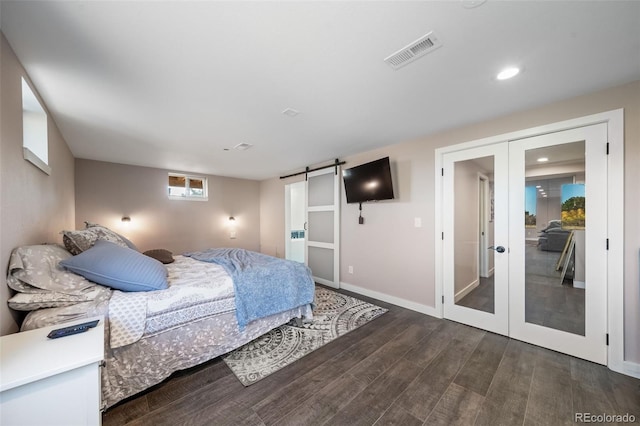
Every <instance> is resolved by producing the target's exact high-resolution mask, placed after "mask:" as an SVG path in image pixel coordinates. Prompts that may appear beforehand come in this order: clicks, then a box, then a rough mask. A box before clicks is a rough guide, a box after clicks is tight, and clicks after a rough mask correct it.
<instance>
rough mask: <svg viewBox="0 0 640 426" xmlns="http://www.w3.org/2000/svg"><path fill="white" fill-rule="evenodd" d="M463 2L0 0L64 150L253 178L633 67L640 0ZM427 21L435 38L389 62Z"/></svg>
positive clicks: (588, 84)
mask: <svg viewBox="0 0 640 426" xmlns="http://www.w3.org/2000/svg"><path fill="white" fill-rule="evenodd" d="M465 5H467V3H466V2H461V1H448V2H418V1H413V2H399V1H393V2H381V1H378V2H365V1H360V2H335V1H333V2H295V1H294V2H291V1H289V2H264V1H262V2H239V1H234V2H210V1H209V2H207V1H199V2H188V1H174V2H166V1H165V2H155V1H144V2H143V1H139V2H119V1H103V2H100V1H73V2H61V1H46V2H39V1H6V0H3V1H2V3H1V10H0V16H1V29H2V31H3V33H4V34H5V36H6V37H7V39H8V40H9V43H10V44H11V46H12V47H13V49H14V50H15V52H16V54H17V55H18V57H19V59H20V61H21V62H22V64H23V65H24V67H25V69H26V70H27V72H28V74H29V76H30V77H31V79H32V80H33V81H34V83H35V85H36V87H37V89H38V91H39V92H40V94H41V96H42V98H43V99H44V101H45V103H46V105H47V107H48V108H49V111H50V112H51V114H52V115H53V117H54V119H55V121H56V123H57V125H58V127H59V129H60V131H61V132H62V134H63V136H64V138H65V139H66V141H67V143H68V144H69V146H70V148H71V150H72V152H73V154H74V156H76V157H78V158H87V159H95V160H103V161H111V162H117V163H125V164H136V165H143V166H152V167H160V168H165V169H170V170H175V171H188V172H192V173H210V174H216V175H224V176H234V177H244V178H251V179H264V178H268V177H273V176H277V175H280V174H286V173H288V172H292V171H297V170H299V169H302V168H303V167H304V166H306V165H310V164H314V163H319V162H323V161H333V159H334V158H338V157H344V156H346V155H350V154H354V153H358V152H363V151H367V150H370V149H374V148H377V147H381V146H385V145H390V144H394V143H398V142H403V141H407V140H412V139H416V138H419V137H421V136H425V135H429V134H433V133H435V132H439V131H442V130H445V129H449V128H454V127H458V126H461V125H465V124H470V123H474V122H478V121H481V120H486V119H489V118H492V117H497V116H500V115H504V114H507V113H510V112H513V111H517V110H523V109H526V108H531V107H534V106H538V105H543V104H545V103H548V102H552V101H555V100H559V99H564V98H568V97H572V96H576V95H579V94H583V93H588V92H591V91H594V90H597V89H601V88H605V87H610V86H614V85H617V84H622V83H626V82H630V81H634V80H638V79H640V2H637V1H632V2H618V1H602V2H599V1H590V2H580V1H567V2H563V1H555V2H540V1H532V2H529V1H511V2H504V1H500V2H499V1H488V2H487V3H485V4H483V5H481V6H480V7H477V8H465V7H464V6H465ZM429 31H434V34H435V35H437V37H438V38H439V40H440V41H441V42H442V47H441V48H439V49H437V50H435V51H434V52H432V53H430V54H429V55H426V56H424V57H423V58H420V59H418V60H416V61H415V62H413V63H411V64H409V65H407V66H405V67H403V68H401V69H399V70H397V71H394V70H393V69H391V68H390V67H389V66H388V65H387V64H385V63H384V62H383V59H384V58H385V57H387V56H388V55H390V54H392V53H394V52H395V51H396V50H398V49H400V48H402V47H404V46H405V45H407V44H409V43H411V42H412V41H414V40H416V39H418V38H419V37H421V36H423V35H425V34H426V33H428V32H429ZM511 64H516V65H519V66H521V67H523V68H524V71H523V72H522V73H521V74H520V75H519V76H517V77H516V78H514V79H512V80H508V81H505V82H498V81H496V80H495V78H494V76H495V74H496V73H497V72H498V71H499V70H500V69H501V68H502V67H504V66H506V65H511ZM286 108H293V109H296V110H298V111H300V115H298V116H297V117H295V118H290V117H288V116H286V115H283V114H282V111H283V110H285V109H286ZM239 143H249V144H252V145H253V148H251V149H249V150H246V151H236V150H233V149H231V150H230V151H225V148H227V149H229V148H233V146H235V145H237V144H239Z"/></svg>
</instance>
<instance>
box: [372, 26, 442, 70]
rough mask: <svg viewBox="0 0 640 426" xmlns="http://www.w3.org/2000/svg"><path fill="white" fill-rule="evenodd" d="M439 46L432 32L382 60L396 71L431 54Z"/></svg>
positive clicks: (438, 41) (440, 44)
mask: <svg viewBox="0 0 640 426" xmlns="http://www.w3.org/2000/svg"><path fill="white" fill-rule="evenodd" d="M441 46H442V43H441V42H440V40H438V37H436V36H435V34H433V31H431V32H429V33H428V34H426V35H424V36H422V37H420V38H419V39H417V40H416V41H414V42H413V43H410V44H408V45H407V46H405V47H403V48H402V49H400V50H398V51H397V52H394V53H392V54H391V55H389V56H387V57H386V58H384V61H385V62H386V63H387V64H389V66H390V67H391V68H393V69H395V70H397V69H400V68H402V67H403V66H405V65H408V64H410V63H411V62H413V61H415V60H416V59H418V58H421V57H423V56H424V55H426V54H427V53H431V52H433V51H434V50H436V49H437V48H439V47H441Z"/></svg>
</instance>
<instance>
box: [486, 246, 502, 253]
mask: <svg viewBox="0 0 640 426" xmlns="http://www.w3.org/2000/svg"><path fill="white" fill-rule="evenodd" d="M487 250H495V251H497V252H498V253H504V252H505V251H506V249H505V248H504V247H502V246H498V247H494V246H491V247H487Z"/></svg>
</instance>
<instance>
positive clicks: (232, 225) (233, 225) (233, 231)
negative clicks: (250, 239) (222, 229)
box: [229, 216, 236, 240]
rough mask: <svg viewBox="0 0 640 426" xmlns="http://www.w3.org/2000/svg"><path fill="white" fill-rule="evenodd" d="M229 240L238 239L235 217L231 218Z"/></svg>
mask: <svg viewBox="0 0 640 426" xmlns="http://www.w3.org/2000/svg"><path fill="white" fill-rule="evenodd" d="M229 238H231V239H232V240H233V239H235V238H236V218H235V217H233V216H229Z"/></svg>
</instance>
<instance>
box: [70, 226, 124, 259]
mask: <svg viewBox="0 0 640 426" xmlns="http://www.w3.org/2000/svg"><path fill="white" fill-rule="evenodd" d="M62 235H63V236H62V242H63V243H64V246H65V247H66V249H67V250H69V252H70V253H71V254H74V255H77V254H80V253H82V252H83V251H85V250H88V249H90V248H91V247H93V245H94V244H95V243H96V241H98V240H104V241H110V242H112V243H114V244H117V245H119V246H121V247H127V248H129V244H127V242H126V241H125V240H124V239H122V237H121V236H120V235H119V234H117V233H115V232H113V231H112V230H110V229H109V228H105V227H104V226H100V225H95V226H92V227H91V228H87V229H83V230H80V231H62Z"/></svg>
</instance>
